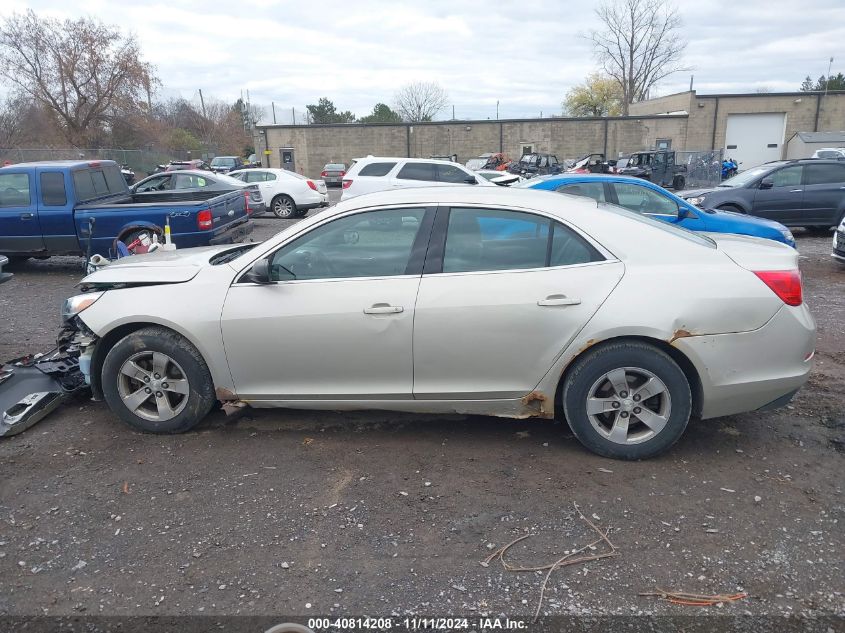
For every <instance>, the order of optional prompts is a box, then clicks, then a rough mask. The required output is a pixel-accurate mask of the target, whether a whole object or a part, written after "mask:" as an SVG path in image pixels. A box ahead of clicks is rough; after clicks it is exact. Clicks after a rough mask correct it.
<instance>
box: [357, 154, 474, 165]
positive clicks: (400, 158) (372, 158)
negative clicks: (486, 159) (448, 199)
mask: <svg viewBox="0 0 845 633" xmlns="http://www.w3.org/2000/svg"><path fill="white" fill-rule="evenodd" d="M381 161H393V162H395V163H398V162H399V161H404V162H406V163H443V164H445V165H458V164H459V163H454V162H452V161H450V160H441V159H439V158H407V157H405V156H367V157H366V158H357V159H355V162H356V163H372V162H381Z"/></svg>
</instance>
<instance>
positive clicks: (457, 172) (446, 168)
mask: <svg viewBox="0 0 845 633" xmlns="http://www.w3.org/2000/svg"><path fill="white" fill-rule="evenodd" d="M437 173H438V174H439V176H440V182H451V183H460V184H466V183H467V181H468V179H470V178H473V176H470V175H469V174H468V173H466V172H465V171H464V170H463V169H461V168H460V167H455V166H454V165H438V166H437Z"/></svg>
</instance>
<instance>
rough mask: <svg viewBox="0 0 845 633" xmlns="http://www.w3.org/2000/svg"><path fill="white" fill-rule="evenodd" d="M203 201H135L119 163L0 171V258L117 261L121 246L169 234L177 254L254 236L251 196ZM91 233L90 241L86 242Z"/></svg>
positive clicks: (158, 197)
mask: <svg viewBox="0 0 845 633" xmlns="http://www.w3.org/2000/svg"><path fill="white" fill-rule="evenodd" d="M214 194H217V195H213V197H209V198H207V199H205V200H189V201H185V200H184V199H183V200H179V199H178V198H177V197H174V198H173V199H169V198H167V195H166V194H161V193H157V194H155V195H154V196H148V195H147V194H133V193H132V192H131V191H129V189H128V188H127V186H126V181H125V180H124V179H123V176H122V175H121V173H120V167H119V166H118V164H117V163H115V162H114V161H45V162H38V163H20V164H16V165H10V166H7V167H2V168H0V253H3V254H4V255H6V256H8V257H9V259H10V260H11V261H12V262H14V261H15V260H22V259H26V258H29V257H38V258H46V257H50V256H52V255H86V254H88V253H89V240H90V254H91V255H94V254H100V255H102V256H104V257H114V256H115V255H116V251H117V247H118V241H121V242H123V243H129V242H130V241H131V240H133V239H134V238H136V237H137V236H138V235H139V234H142V233H143V232H146V233H148V234H150V233H157V234H158V235H159V236H161V235H163V233H164V226H165V224H166V223H167V222H168V221H169V224H170V230H171V235H172V239H173V242H174V243H175V244H176V246H177V247H179V248H187V247H191V246H208V245H210V244H226V243H231V242H239V241H242V240H243V239H244V238H245V237H246V236H247V235H249V233H251V232H252V229H253V225H252V222H251V220H250V213H251V208H250V196H249V192H248V191H246V190H237V191H229V192H226V193H222V194H219V193H218V192H214ZM89 230H90V235H89Z"/></svg>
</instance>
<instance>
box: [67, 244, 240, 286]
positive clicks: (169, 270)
mask: <svg viewBox="0 0 845 633" xmlns="http://www.w3.org/2000/svg"><path fill="white" fill-rule="evenodd" d="M243 246H244V245H243V244H235V245H232V244H225V245H220V246H202V247H199V248H183V249H179V250H175V251H161V250H159V251H155V252H154V253H147V254H144V255H132V256H131V257H122V258H121V259H118V260H116V261H114V262H111V263H109V264H107V265H106V266H104V267H102V268H100V269H99V270H97V271H95V272H93V273H91V274H90V275H88V276H87V277H85V278H84V279H83V280H82V281H80V282H79V284H77V285H80V286H103V285H109V286H111V285H115V284H120V285H136V284H177V283H183V282H186V281H190V280H191V279H193V278H194V277H196V275H197V273H198V272H199V271H200V269H201V268H203V267H205V266H209V265H210V264H209V260H210V259H211V257H212V256H213V255H216V254H217V253H221V252H224V251H227V250H231V249H233V248H243Z"/></svg>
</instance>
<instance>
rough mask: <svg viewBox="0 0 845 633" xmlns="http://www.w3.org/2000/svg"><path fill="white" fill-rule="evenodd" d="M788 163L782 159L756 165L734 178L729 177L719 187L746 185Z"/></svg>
mask: <svg viewBox="0 0 845 633" xmlns="http://www.w3.org/2000/svg"><path fill="white" fill-rule="evenodd" d="M785 164H786V163H785V162H783V161H781V162H778V163H766V164H765V165H760V166H759V167H754V168H752V169H748V170H746V171H744V172H742V173H740V174H737V175H736V176H734V177H733V178H728V179H727V180H726V181H724V182H723V183H721V184H719V185H718V186H719V187H744V186H745V185H747V184H748V183H750V182H753V181H754V180H756V179H757V178H762V177H763V176H765V175H766V174H768V173H769V172H771V171H772V170H773V169H776V168H777V167H780V166H781V165H785Z"/></svg>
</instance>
